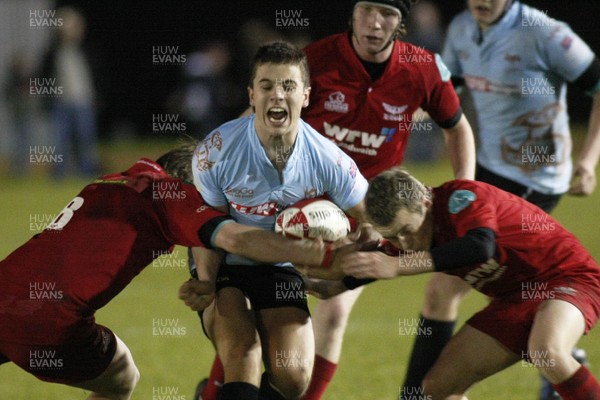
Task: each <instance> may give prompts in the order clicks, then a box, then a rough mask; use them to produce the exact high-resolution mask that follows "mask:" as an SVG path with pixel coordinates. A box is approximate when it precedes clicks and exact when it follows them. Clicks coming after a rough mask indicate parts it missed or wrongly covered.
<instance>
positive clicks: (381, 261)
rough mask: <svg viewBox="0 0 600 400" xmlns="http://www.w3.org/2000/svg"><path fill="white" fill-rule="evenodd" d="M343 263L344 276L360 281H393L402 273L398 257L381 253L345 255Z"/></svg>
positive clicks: (361, 252) (363, 252) (368, 252)
mask: <svg viewBox="0 0 600 400" xmlns="http://www.w3.org/2000/svg"><path fill="white" fill-rule="evenodd" d="M341 263H342V271H343V272H344V274H346V275H351V276H353V277H355V278H358V279H365V278H374V279H391V278H395V277H397V276H398V274H399V272H400V271H399V270H400V267H399V264H398V257H395V256H388V255H386V254H384V253H382V252H380V251H355V252H353V253H351V254H348V255H345V256H344V257H343V258H342V260H341Z"/></svg>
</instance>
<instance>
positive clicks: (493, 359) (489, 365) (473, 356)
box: [403, 324, 519, 400]
mask: <svg viewBox="0 0 600 400" xmlns="http://www.w3.org/2000/svg"><path fill="white" fill-rule="evenodd" d="M518 360H519V356H518V355H517V354H515V353H513V352H511V351H510V350H508V349H507V348H506V347H504V346H503V345H502V344H500V342H498V341H497V340H496V339H494V338H493V337H491V336H489V335H487V334H485V333H483V332H481V331H479V330H477V329H475V328H473V327H472V326H470V325H468V324H465V325H464V326H463V327H462V328H461V329H460V331H458V333H457V334H456V335H455V336H454V337H453V338H452V339H451V340H450V341H449V342H448V344H447V345H446V346H445V348H444V349H443V351H442V353H441V354H440V356H439V358H438V360H437V362H436V363H435V364H434V366H433V367H432V368H431V369H430V371H429V372H428V373H427V375H426V376H425V379H424V380H423V388H422V389H419V388H417V389H414V388H411V389H409V390H411V391H410V392H404V393H403V394H404V397H406V398H417V397H418V398H421V397H422V398H428V399H432V400H437V399H446V398H448V397H449V396H456V397H450V398H456V399H460V398H461V397H462V396H464V395H465V393H466V391H467V390H468V389H469V388H470V387H471V386H472V385H473V384H474V383H476V382H478V381H480V380H482V379H484V378H486V377H488V376H490V375H493V374H495V373H496V372H498V371H501V370H503V369H504V368H507V367H509V366H510V365H512V364H514V363H515V362H517V361H518ZM411 395H412V396H411ZM419 396H420V397H419ZM427 396H431V397H427Z"/></svg>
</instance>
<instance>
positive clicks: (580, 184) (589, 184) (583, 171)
mask: <svg viewBox="0 0 600 400" xmlns="http://www.w3.org/2000/svg"><path fill="white" fill-rule="evenodd" d="M595 188H596V171H595V170H594V168H591V167H589V166H587V165H585V164H582V163H578V164H577V165H576V166H575V171H573V178H572V179H571V187H570V188H569V192H568V193H569V194H570V195H573V196H589V195H590V194H592V192H593V191H594V189H595Z"/></svg>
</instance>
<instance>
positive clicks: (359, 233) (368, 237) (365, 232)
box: [348, 222, 383, 244]
mask: <svg viewBox="0 0 600 400" xmlns="http://www.w3.org/2000/svg"><path fill="white" fill-rule="evenodd" d="M348 237H349V238H350V240H352V241H354V242H356V243H358V244H362V243H366V242H378V241H379V240H381V239H383V236H381V233H379V232H377V231H376V230H375V228H373V225H371V224H368V223H366V222H363V223H361V224H360V225H359V226H358V228H357V229H356V231H355V232H352V233H351V234H350V235H348Z"/></svg>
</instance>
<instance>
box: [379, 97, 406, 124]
mask: <svg viewBox="0 0 600 400" xmlns="http://www.w3.org/2000/svg"><path fill="white" fill-rule="evenodd" d="M381 105H382V106H383V111H384V113H383V119H384V120H386V121H402V113H404V111H406V109H407V108H408V105H404V106H393V105H391V104H388V103H386V102H384V101H382V102H381Z"/></svg>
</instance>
